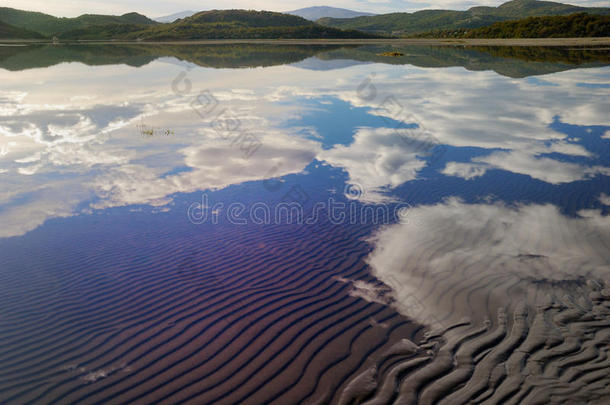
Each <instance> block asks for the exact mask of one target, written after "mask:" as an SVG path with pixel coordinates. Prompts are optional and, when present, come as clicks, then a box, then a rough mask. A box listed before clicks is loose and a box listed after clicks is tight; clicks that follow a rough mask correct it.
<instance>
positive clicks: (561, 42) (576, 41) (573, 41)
mask: <svg viewBox="0 0 610 405" xmlns="http://www.w3.org/2000/svg"><path fill="white" fill-rule="evenodd" d="M16 44H23V45H36V44H53V41H51V40H36V39H33V40H19V39H0V46H11V45H12V46H14V45H16ZM64 44H65V45H78V44H93V45H112V44H121V45H125V44H130V45H134V44H137V45H219V44H221V45H222V44H226V45H231V44H264V45H433V46H610V37H595V38H489V39H483V38H477V39H459V38H438V39H435V38H396V39H201V40H175V41H127V40H74V41H63V42H59V43H58V45H64Z"/></svg>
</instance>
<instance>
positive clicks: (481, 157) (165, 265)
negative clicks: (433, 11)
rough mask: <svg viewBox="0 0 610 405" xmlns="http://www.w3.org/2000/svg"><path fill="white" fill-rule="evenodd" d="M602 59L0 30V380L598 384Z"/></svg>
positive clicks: (1, 385)
mask: <svg viewBox="0 0 610 405" xmlns="http://www.w3.org/2000/svg"><path fill="white" fill-rule="evenodd" d="M387 51H399V52H400V53H402V54H403V56H399V57H387V56H381V54H382V53H383V52H387ZM609 64H610V57H609V56H608V52H607V50H604V49H589V48H583V49H575V48H563V47H552V48H523V47H521V48H519V47H496V48H494V47H424V46H409V47H395V46H383V45H363V46H334V45H316V46H297V45H281V46H280V45H277V46H271V45H213V46H202V45H201V46H200V45H197V46H195V45H189V46H179V45H159V46H156V45H155V46H153V45H144V44H137V45H82V44H78V45H55V46H50V45H28V46H19V47H16V46H10V47H9V46H0V79H1V81H2V87H1V88H0V181H1V185H2V188H0V366H1V367H0V403H2V404H30V403H36V404H38V403H40V404H54V403H57V404H60V403H61V404H73V403H74V404H76V403H78V404H80V403H91V404H109V403H113V404H114V403H117V404H135V403H142V404H153V403H154V404H160V403H167V404H178V403H193V404H266V403H277V404H327V403H332V404H356V403H366V404H394V403H396V404H432V403H439V404H460V403H485V404H492V403H515V404H517V403H523V404H530V403H531V404H534V403H536V404H538V403H583V404H584V403H593V404H603V403H607V401H608V398H610V393H609V392H608V383H609V381H608V369H609V368H610V359H609V358H608V353H609V350H608V348H609V347H610V346H609V343H610V287H609V283H610V253H609V252H610V217H609V216H608V214H609V213H610V120H609V118H608V111H610V87H609V86H610V67H608V65H609Z"/></svg>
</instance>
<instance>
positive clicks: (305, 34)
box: [59, 10, 376, 41]
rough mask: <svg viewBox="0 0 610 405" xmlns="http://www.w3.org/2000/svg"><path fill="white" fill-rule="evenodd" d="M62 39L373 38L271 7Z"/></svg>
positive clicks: (92, 29) (117, 27)
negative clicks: (273, 10) (274, 10)
mask: <svg viewBox="0 0 610 405" xmlns="http://www.w3.org/2000/svg"><path fill="white" fill-rule="evenodd" d="M59 37H60V38H62V39H128V40H136V39H137V40H156V41H161V40H196V39H284V38H285V39H295V38H375V37H376V36H375V35H372V34H367V33H363V32H359V31H354V30H341V29H336V28H329V27H324V26H321V25H319V24H316V23H314V22H312V21H309V20H306V19H304V18H301V17H298V16H294V15H289V14H282V13H274V12H270V11H246V10H212V11H203V12H201V13H197V14H195V15H193V16H191V17H188V18H184V19H180V20H178V21H176V22H174V23H171V24H160V25H156V26H151V27H148V26H142V25H125V24H123V25H105V26H94V27H88V28H84V29H79V30H73V31H68V32H64V33H62V34H61V35H60V36H59Z"/></svg>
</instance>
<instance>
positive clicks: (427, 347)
mask: <svg viewBox="0 0 610 405" xmlns="http://www.w3.org/2000/svg"><path fill="white" fill-rule="evenodd" d="M411 214H412V215H413V216H414V217H416V218H417V219H418V221H419V223H420V226H419V227H418V228H417V229H414V228H413V226H412V225H405V224H397V225H392V226H390V227H388V228H386V229H384V230H382V231H381V232H380V233H379V234H378V235H377V236H376V238H375V240H374V242H375V243H376V247H375V250H374V251H373V252H372V254H371V256H370V258H369V262H370V264H371V265H372V267H373V269H374V272H375V274H376V275H377V276H378V277H379V278H380V279H382V280H384V281H385V282H386V283H387V284H388V285H389V286H392V287H393V290H394V299H395V301H394V304H393V305H396V307H397V308H398V309H399V310H400V311H401V312H403V313H404V314H406V315H407V316H410V317H411V318H413V319H415V320H417V321H418V322H419V323H420V324H422V325H425V326H426V327H425V333H423V334H422V335H421V336H417V335H416V336H404V340H403V341H402V342H401V343H399V344H397V345H395V346H394V348H393V349H391V350H390V351H388V352H387V353H384V354H383V355H382V356H379V357H377V358H374V359H371V361H372V362H373V363H372V364H370V367H369V369H368V370H366V371H364V372H362V373H361V374H360V375H358V376H357V377H353V378H352V379H351V380H350V382H349V383H348V384H346V386H345V387H343V389H342V392H341V395H340V397H339V399H338V400H337V402H338V403H340V404H344V405H345V404H355V403H359V404H367V405H373V404H377V405H381V404H401V405H414V404H425V405H431V404H442V405H457V404H563V403H565V404H607V403H610V357H609V353H610V283H609V280H610V218H609V217H604V216H602V215H601V213H600V212H597V211H583V212H581V213H579V216H572V217H568V216H565V215H563V214H561V213H560V211H559V210H558V209H557V208H556V207H553V206H550V205H543V206H537V205H532V206H521V207H507V206H504V205H500V204H480V205H468V204H464V203H462V202H460V201H458V200H450V201H448V202H446V203H443V204H439V205H435V206H423V207H420V208H416V209H414V210H413V212H412V213H411ZM396 283H398V285H397V284H396ZM414 303H415V304H414ZM407 338H408V339H407Z"/></svg>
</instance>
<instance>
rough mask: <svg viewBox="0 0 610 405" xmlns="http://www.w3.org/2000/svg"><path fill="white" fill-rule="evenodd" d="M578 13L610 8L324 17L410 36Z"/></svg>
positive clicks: (543, 5) (525, 2) (529, 5)
mask: <svg viewBox="0 0 610 405" xmlns="http://www.w3.org/2000/svg"><path fill="white" fill-rule="evenodd" d="M579 12H587V13H590V14H605V15H608V14H610V8H587V7H578V6H572V5H569V4H562V3H555V2H549V1H537V0H512V1H509V2H507V3H504V4H502V5H500V6H498V7H472V8H470V9H468V10H466V11H455V10H423V11H417V12H415V13H391V14H382V15H377V16H372V17H357V18H350V19H333V18H323V19H320V20H318V21H317V22H318V23H320V24H322V25H326V26H329V27H335V28H344V29H357V30H363V31H367V32H377V33H385V34H393V35H411V34H416V33H421V32H427V31H432V30H450V29H458V28H478V27H483V26H488V25H491V24H493V23H495V22H501V21H508V20H515V19H519V18H525V17H532V16H546V15H549V16H552V15H569V14H574V13H579Z"/></svg>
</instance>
